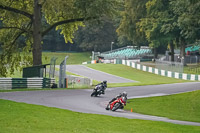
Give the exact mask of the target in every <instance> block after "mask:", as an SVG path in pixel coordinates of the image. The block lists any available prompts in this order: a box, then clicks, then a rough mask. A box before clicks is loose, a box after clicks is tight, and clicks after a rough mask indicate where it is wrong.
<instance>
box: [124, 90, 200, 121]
mask: <svg viewBox="0 0 200 133" xmlns="http://www.w3.org/2000/svg"><path fill="white" fill-rule="evenodd" d="M128 101H129V102H130V103H128V104H127V106H126V107H125V109H126V110H131V108H132V109H133V112H137V113H142V114H148V115H155V116H162V117H168V118H170V119H175V120H184V121H193V122H200V104H199V101H200V90H198V91H193V92H187V93H181V94H175V95H169V96H162V97H149V98H136V99H131V100H128Z"/></svg>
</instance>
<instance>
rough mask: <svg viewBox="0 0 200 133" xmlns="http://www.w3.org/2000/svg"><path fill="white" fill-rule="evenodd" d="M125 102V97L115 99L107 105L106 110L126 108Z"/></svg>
mask: <svg viewBox="0 0 200 133" xmlns="http://www.w3.org/2000/svg"><path fill="white" fill-rule="evenodd" d="M126 101H127V98H126V97H120V98H117V99H116V100H114V101H113V102H111V103H109V104H108V105H107V107H106V110H112V111H116V110H117V109H123V108H124V106H126Z"/></svg>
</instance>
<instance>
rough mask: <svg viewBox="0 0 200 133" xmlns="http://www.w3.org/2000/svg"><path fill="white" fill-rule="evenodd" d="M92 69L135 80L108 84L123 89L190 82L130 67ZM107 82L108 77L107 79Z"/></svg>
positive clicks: (99, 66) (92, 65)
mask: <svg viewBox="0 0 200 133" xmlns="http://www.w3.org/2000/svg"><path fill="white" fill-rule="evenodd" d="M87 66H88V67H90V68H93V69H96V70H100V71H103V72H106V73H110V74H113V75H117V76H120V77H124V78H127V79H131V80H135V81H138V82H134V83H112V84H108V85H109V87H121V86H137V85H156V84H171V83H182V82H189V81H187V80H180V79H175V78H168V77H164V76H160V75H156V74H152V73H149V72H144V71H140V70H137V69H134V68H132V67H129V66H125V65H121V64H89V65H87ZM105 80H106V77H105Z"/></svg>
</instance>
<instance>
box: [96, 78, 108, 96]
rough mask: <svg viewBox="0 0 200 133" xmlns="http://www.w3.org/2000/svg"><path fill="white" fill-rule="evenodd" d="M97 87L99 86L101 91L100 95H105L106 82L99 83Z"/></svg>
mask: <svg viewBox="0 0 200 133" xmlns="http://www.w3.org/2000/svg"><path fill="white" fill-rule="evenodd" d="M98 85H101V91H102V94H105V90H106V88H107V81H106V80H104V81H103V82H101V83H100V84H98Z"/></svg>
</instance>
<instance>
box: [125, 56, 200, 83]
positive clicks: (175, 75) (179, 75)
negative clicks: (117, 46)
mask: <svg viewBox="0 0 200 133" xmlns="http://www.w3.org/2000/svg"><path fill="white" fill-rule="evenodd" d="M122 64H123V65H127V66H130V67H133V68H136V69H138V70H142V71H146V72H150V73H154V74H157V75H161V76H166V77H170V78H177V79H183V80H192V81H200V75H195V74H186V73H179V72H172V71H167V70H162V69H157V68H153V67H148V66H144V65H141V64H138V63H136V62H133V61H130V60H122Z"/></svg>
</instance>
